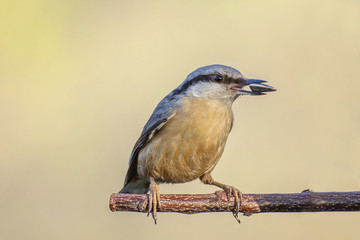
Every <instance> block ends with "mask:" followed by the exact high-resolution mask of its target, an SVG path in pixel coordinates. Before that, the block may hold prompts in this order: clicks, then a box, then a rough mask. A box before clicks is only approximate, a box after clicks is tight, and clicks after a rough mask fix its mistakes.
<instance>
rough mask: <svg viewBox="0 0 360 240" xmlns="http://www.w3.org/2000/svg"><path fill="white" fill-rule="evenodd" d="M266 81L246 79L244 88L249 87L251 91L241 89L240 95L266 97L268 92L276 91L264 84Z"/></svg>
mask: <svg viewBox="0 0 360 240" xmlns="http://www.w3.org/2000/svg"><path fill="white" fill-rule="evenodd" d="M264 83H266V81H264V80H260V79H246V82H245V85H244V86H249V88H250V90H251V91H248V90H244V89H243V88H241V89H239V90H238V92H239V94H240V95H265V94H266V92H273V91H276V89H275V88H273V87H272V86H269V85H266V84H264Z"/></svg>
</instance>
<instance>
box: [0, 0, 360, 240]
mask: <svg viewBox="0 0 360 240" xmlns="http://www.w3.org/2000/svg"><path fill="white" fill-rule="evenodd" d="M359 23H360V1H358V0H345V1H340V0H326V1H325V0H315V1H314V0H303V1H287V0H277V1H266V0H251V1H250V0H244V1H179V2H174V1H113V0H105V1H82V0H71V1H70V0H62V1H46V0H32V1H10V0H5V1H1V2H0V28H1V30H0V36H1V37H0V192H1V194H0V196H1V197H0V212H1V214H0V237H1V239H39V240H41V239H55V240H56V239H129V238H132V239H144V238H146V239H169V238H170V239H184V238H187V239H192V238H194V239H195V238H196V239H201V238H206V239H219V238H223V237H226V238H229V239H230V238H233V239H234V238H235V239H237V238H240V237H241V238H244V239H245V238H247V239H304V238H307V239H309V238H310V239H340V238H341V239H358V233H359V232H358V231H359V230H358V228H359V222H360V213H277V214H257V215H256V214H255V215H253V216H251V217H242V218H241V221H242V223H241V224H240V225H239V224H237V222H236V221H235V219H234V218H233V216H232V214H231V213H209V214H197V215H182V214H171V213H160V214H159V216H158V218H159V220H158V224H157V225H156V226H155V225H154V223H153V221H152V219H151V218H147V217H146V215H145V214H141V213H121V212H115V213H113V212H110V210H109V208H108V200H109V197H110V195H111V193H113V192H117V191H119V190H120V189H121V188H122V185H123V181H124V178H125V174H126V171H127V165H128V158H129V155H130V152H131V150H132V147H133V145H134V143H135V142H136V140H137V138H138V137H139V135H140V133H141V130H142V127H143V126H144V124H145V123H146V121H147V120H148V117H149V116H150V114H151V112H152V111H153V109H154V108H155V106H156V104H157V103H158V102H159V101H160V100H161V99H162V98H163V97H164V96H165V95H166V94H167V93H169V92H170V91H171V90H172V89H174V88H175V87H177V86H178V85H179V84H180V83H181V82H182V81H183V80H184V79H185V77H186V76H187V74H189V73H190V72H191V71H193V70H195V69H196V68H198V67H200V66H204V65H208V64H214V63H220V64H225V65H229V66H233V67H235V68H237V69H239V70H240V71H241V72H242V73H243V74H244V75H245V76H246V77H249V78H260V79H266V80H268V81H269V84H271V85H272V86H274V87H276V88H277V89H278V91H277V92H275V93H271V94H269V95H267V96H262V97H241V98H240V99H238V101H236V102H235V103H234V105H233V110H234V114H235V124H234V128H233V130H232V133H231V134H230V137H229V139H228V143H227V146H226V149H225V152H224V154H223V157H222V159H221V161H220V162H219V164H218V165H217V167H216V168H215V170H214V172H213V176H214V178H215V179H217V180H218V181H220V182H223V183H227V184H230V185H234V186H236V187H238V188H239V189H241V190H242V191H243V192H244V193H291V192H300V191H302V190H304V189H307V188H309V189H312V190H314V191H356V190H359V189H360V104H359V102H360V94H359V91H360V27H359ZM160 188H161V192H162V193H210V192H214V191H216V190H218V189H217V188H215V187H212V186H205V185H203V184H201V183H200V181H198V180H196V181H193V182H191V183H187V184H178V185H161V186H160Z"/></svg>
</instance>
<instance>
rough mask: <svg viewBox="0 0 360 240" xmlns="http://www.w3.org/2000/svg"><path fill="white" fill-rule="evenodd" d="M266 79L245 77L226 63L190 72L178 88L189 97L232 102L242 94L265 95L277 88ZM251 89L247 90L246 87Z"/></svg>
mask: <svg viewBox="0 0 360 240" xmlns="http://www.w3.org/2000/svg"><path fill="white" fill-rule="evenodd" d="M265 82H266V81H264V80H259V79H248V78H245V77H244V76H243V75H242V74H241V72H239V71H238V70H236V69H234V68H232V67H228V66H224V65H209V66H205V67H200V68H198V69H196V70H195V71H193V72H192V73H190V74H189V75H188V76H187V78H186V79H185V81H184V82H183V83H182V84H181V85H180V86H179V87H178V88H177V89H176V90H177V91H178V92H181V93H183V94H185V95H186V96H189V97H197V98H205V99H215V100H223V101H226V102H230V103H232V102H233V101H234V100H235V99H236V98H237V97H238V96H240V95H264V94H265V92H270V91H275V88H273V87H271V86H269V85H266V84H264V83H265ZM247 86H248V87H249V88H250V89H249V90H246V89H245V88H246V87H247Z"/></svg>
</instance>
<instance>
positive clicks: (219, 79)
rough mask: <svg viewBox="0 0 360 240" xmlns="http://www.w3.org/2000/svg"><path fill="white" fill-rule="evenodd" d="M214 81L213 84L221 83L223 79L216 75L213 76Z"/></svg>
mask: <svg viewBox="0 0 360 240" xmlns="http://www.w3.org/2000/svg"><path fill="white" fill-rule="evenodd" d="M214 80H215V82H221V81H222V80H223V77H222V76H220V75H218V74H216V75H214Z"/></svg>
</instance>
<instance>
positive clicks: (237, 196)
mask: <svg viewBox="0 0 360 240" xmlns="http://www.w3.org/2000/svg"><path fill="white" fill-rule="evenodd" d="M224 190H225V192H226V194H227V199H228V201H230V198H231V195H233V196H234V198H235V206H234V211H233V215H234V217H235V219H236V221H238V223H240V219H239V212H240V208H241V203H242V193H241V191H239V190H238V189H237V188H235V187H232V186H228V185H226V186H225V187H224Z"/></svg>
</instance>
